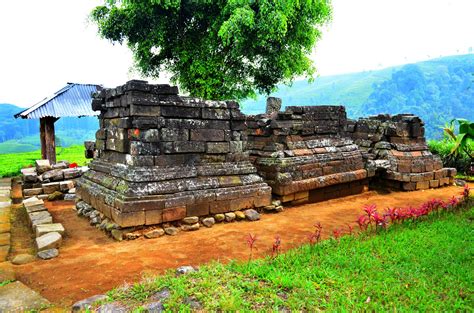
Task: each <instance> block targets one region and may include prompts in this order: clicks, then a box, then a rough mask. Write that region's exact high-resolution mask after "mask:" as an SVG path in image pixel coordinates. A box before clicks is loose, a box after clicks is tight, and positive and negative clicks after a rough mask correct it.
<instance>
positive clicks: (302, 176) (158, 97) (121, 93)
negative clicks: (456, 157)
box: [77, 80, 455, 227]
mask: <svg viewBox="0 0 474 313" xmlns="http://www.w3.org/2000/svg"><path fill="white" fill-rule="evenodd" d="M269 104H270V105H269V106H268V109H267V112H266V114H260V115H256V116H245V115H244V114H242V113H241V112H240V110H239V106H238V103H236V102H234V101H207V100H201V99H195V98H190V97H184V96H179V95H178V90H177V88H176V87H170V86H169V85H151V84H148V83H147V82H145V81H136V80H135V81H129V82H127V83H126V84H125V85H123V86H119V87H117V88H115V89H106V90H102V91H100V92H99V93H97V94H96V95H95V96H94V99H93V102H92V106H93V109H94V110H100V112H101V113H100V116H99V121H100V129H99V130H98V131H97V134H96V141H95V143H87V144H86V148H87V151H86V153H87V154H88V155H89V156H91V157H93V160H92V162H91V163H90V165H89V167H90V170H89V171H88V172H86V173H85V174H84V175H83V176H82V177H81V178H79V179H78V182H77V193H78V196H79V197H80V198H81V199H82V201H80V202H79V203H78V209H81V208H79V206H88V207H92V208H94V209H95V210H97V211H99V212H101V214H102V215H103V216H105V217H107V218H108V219H110V220H112V221H113V222H114V223H115V224H117V225H119V226H120V227H133V226H143V225H156V224H162V223H179V222H180V221H185V224H189V221H190V220H192V223H196V224H198V223H199V221H201V222H202V221H203V219H205V218H208V217H216V218H217V215H222V213H227V214H229V212H234V211H238V212H240V211H241V210H247V211H245V212H246V214H248V215H249V216H251V215H252V214H254V213H257V212H256V211H255V210H259V209H260V208H266V209H268V208H271V207H272V197H273V199H278V200H280V201H281V202H286V203H290V204H299V203H304V202H316V201H321V200H325V199H329V198H336V197H340V196H345V195H350V194H356V193H361V192H363V191H366V190H368V188H369V184H370V183H371V182H377V184H379V183H382V184H384V185H386V186H388V187H392V188H398V189H402V190H415V189H426V188H432V187H439V186H443V185H446V184H450V183H452V181H453V177H454V175H455V170H454V169H446V168H444V169H443V168H442V164H441V161H440V159H439V157H437V156H434V155H432V154H431V153H430V152H429V150H428V148H427V146H426V143H425V139H424V128H423V123H422V121H421V120H420V119H419V118H418V117H416V116H412V115H396V116H388V115H381V116H377V117H370V118H362V119H359V120H358V121H351V120H348V119H347V117H346V112H345V109H344V107H342V106H290V107H287V108H286V109H285V111H283V112H280V111H279V107H280V104H281V102H278V100H276V99H275V98H272V99H270V103H269ZM273 204H275V202H273ZM277 205H278V204H277ZM273 206H274V205H273ZM254 209H255V210H254ZM257 214H258V213H257ZM249 219H252V218H249ZM198 226H199V225H198Z"/></svg>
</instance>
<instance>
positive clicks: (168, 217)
mask: <svg viewBox="0 0 474 313" xmlns="http://www.w3.org/2000/svg"><path fill="white" fill-rule="evenodd" d="M185 217H186V207H184V206H182V207H175V208H169V209H164V210H163V222H171V221H177V220H181V219H183V218H185Z"/></svg>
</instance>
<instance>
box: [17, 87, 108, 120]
mask: <svg viewBox="0 0 474 313" xmlns="http://www.w3.org/2000/svg"><path fill="white" fill-rule="evenodd" d="M101 88H102V87H101V86H99V85H91V84H75V83H67V85H66V86H65V87H64V88H62V89H61V90H59V91H57V92H55V93H54V95H52V96H50V97H48V98H45V99H43V100H41V101H40V102H38V103H37V104H35V105H33V106H32V107H31V108H29V109H26V110H24V111H22V112H20V113H18V114H15V118H18V117H21V118H26V119H35V118H42V117H46V116H52V117H66V116H76V117H78V116H93V115H99V113H98V112H95V111H92V106H91V103H92V93H94V92H96V91H97V90H100V89H101Z"/></svg>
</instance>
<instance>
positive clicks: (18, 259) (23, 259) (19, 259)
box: [12, 254, 36, 265]
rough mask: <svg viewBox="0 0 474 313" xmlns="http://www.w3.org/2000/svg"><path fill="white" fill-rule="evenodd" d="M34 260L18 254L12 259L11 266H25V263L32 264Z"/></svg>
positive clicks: (26, 255) (29, 256) (27, 255)
mask: <svg viewBox="0 0 474 313" xmlns="http://www.w3.org/2000/svg"><path fill="white" fill-rule="evenodd" d="M35 259H36V258H35V257H34V256H33V255H31V254H18V255H17V256H15V257H14V258H13V260H12V264H15V265H22V264H27V263H31V262H33V261H34V260H35Z"/></svg>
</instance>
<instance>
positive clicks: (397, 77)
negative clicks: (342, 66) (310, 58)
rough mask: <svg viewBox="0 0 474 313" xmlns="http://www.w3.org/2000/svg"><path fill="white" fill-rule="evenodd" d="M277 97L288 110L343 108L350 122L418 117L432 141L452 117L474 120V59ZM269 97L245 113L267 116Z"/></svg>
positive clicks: (447, 60)
mask: <svg viewBox="0 0 474 313" xmlns="http://www.w3.org/2000/svg"><path fill="white" fill-rule="evenodd" d="M272 96H275V97H280V98H282V100H283V106H289V105H318V104H341V105H345V106H346V110H347V113H348V116H349V117H350V118H358V117H361V116H367V115H372V114H378V113H390V114H396V113H413V114H417V115H419V116H421V118H422V119H423V120H424V121H425V124H426V134H427V137H428V138H439V137H440V136H442V131H441V129H440V127H441V126H443V125H444V123H445V122H447V121H449V120H451V119H452V118H467V119H470V120H474V54H469V55H460V56H450V57H443V58H439V59H434V60H429V61H424V62H418V63H414V64H408V65H404V66H397V67H392V68H387V69H382V70H378V71H368V72H360V73H351V74H344V75H336V76H325V77H319V78H317V79H316V80H315V81H314V82H313V83H308V82H307V81H296V82H294V83H293V85H292V86H290V87H288V86H281V87H280V89H279V90H278V91H277V92H275V93H273V94H272ZM265 98H266V97H263V96H260V97H258V98H257V100H255V101H253V100H247V101H245V102H243V111H244V112H245V113H247V114H257V113H262V112H264V111H265Z"/></svg>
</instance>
